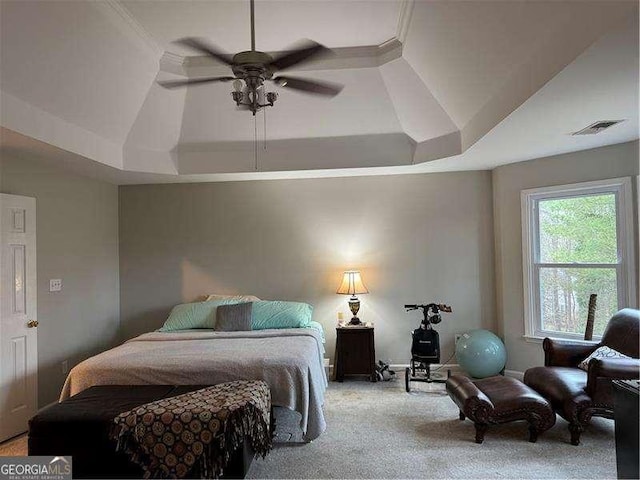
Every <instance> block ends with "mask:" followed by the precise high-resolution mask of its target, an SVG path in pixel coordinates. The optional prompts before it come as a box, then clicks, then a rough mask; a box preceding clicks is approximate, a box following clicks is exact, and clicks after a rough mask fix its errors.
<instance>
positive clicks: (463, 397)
mask: <svg viewBox="0 0 640 480" xmlns="http://www.w3.org/2000/svg"><path fill="white" fill-rule="evenodd" d="M446 389H447V393H448V394H449V397H451V399H452V400H453V401H454V402H455V403H456V405H458V407H459V408H460V420H464V419H465V417H469V419H471V420H472V421H473V422H474V424H475V428H476V443H482V441H483V440H484V434H485V432H486V431H487V427H488V426H489V425H491V424H494V425H495V424H500V423H508V422H513V421H515V420H526V421H527V422H528V423H529V441H530V442H535V441H536V440H537V438H538V435H539V434H540V433H542V432H544V431H546V430H548V429H550V428H551V427H552V426H553V425H554V424H555V423H556V414H555V413H554V411H553V409H552V408H551V405H550V404H549V402H547V401H546V400H545V399H544V398H543V397H542V396H540V395H539V394H538V393H536V392H535V391H534V390H532V389H531V388H529V387H527V386H526V385H525V384H524V383H522V382H520V381H518V380H516V379H515V378H510V377H503V376H495V377H489V378H483V379H481V380H473V381H472V380H470V379H469V378H467V377H463V376H459V375H454V376H453V377H450V378H449V379H448V380H447V383H446Z"/></svg>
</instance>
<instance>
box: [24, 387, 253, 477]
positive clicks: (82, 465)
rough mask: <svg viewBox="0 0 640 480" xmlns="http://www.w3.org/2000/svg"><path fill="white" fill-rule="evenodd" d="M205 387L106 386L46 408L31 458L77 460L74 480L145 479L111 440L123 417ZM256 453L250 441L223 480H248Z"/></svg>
mask: <svg viewBox="0 0 640 480" xmlns="http://www.w3.org/2000/svg"><path fill="white" fill-rule="evenodd" d="M200 388H203V386H198V385H190V386H173V385H133V386H131V385H126V386H124V385H102V386H95V387H91V388H89V389H87V390H84V391H83V392H80V393H78V394H77V395H74V396H73V397H71V398H68V399H67V400H65V401H63V402H61V403H57V404H55V405H51V406H49V407H46V408H44V409H43V410H41V411H40V412H38V414H37V415H36V416H35V417H33V418H32V419H31V420H30V421H29V439H28V444H29V455H53V456H59V455H64V456H72V457H73V477H74V478H142V477H143V474H144V472H143V470H142V468H141V467H140V466H139V465H137V464H135V463H133V462H131V461H130V460H129V457H128V456H127V455H126V454H124V453H123V452H116V449H115V443H114V442H113V441H112V440H111V439H110V438H109V432H110V430H111V427H112V425H113V419H114V417H115V416H117V415H118V414H119V413H121V412H124V411H126V410H129V409H131V408H134V407H136V406H138V405H142V404H145V403H148V402H152V401H155V400H159V399H161V398H169V397H175V396H177V395H181V394H183V393H187V392H190V391H193V390H198V389H200ZM252 461H253V450H252V449H251V445H249V444H248V442H245V445H244V448H239V449H238V450H236V451H234V452H232V453H231V455H230V459H229V463H228V465H227V468H226V469H225V472H224V475H223V478H244V476H245V475H246V473H247V471H248V469H249V467H250V466H251V462H252Z"/></svg>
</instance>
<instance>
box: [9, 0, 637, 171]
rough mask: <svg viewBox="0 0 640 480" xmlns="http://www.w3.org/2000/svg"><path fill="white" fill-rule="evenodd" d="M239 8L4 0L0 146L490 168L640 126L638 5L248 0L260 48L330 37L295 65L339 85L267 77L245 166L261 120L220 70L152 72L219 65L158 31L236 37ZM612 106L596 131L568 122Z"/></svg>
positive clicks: (89, 156) (111, 161)
mask: <svg viewBox="0 0 640 480" xmlns="http://www.w3.org/2000/svg"><path fill="white" fill-rule="evenodd" d="M248 10H249V9H248V2H244V1H238V0H235V1H216V2H211V1H206V2H205V1H202V2H199V1H191V0H184V1H160V2H158V1H140V0H136V1H120V2H118V1H116V0H105V1H95V2H73V1H70V2H60V1H57V2H48V1H30V2H20V1H2V2H0V21H1V24H0V27H1V28H0V35H1V37H0V67H1V68H0V93H1V95H2V96H1V98H0V101H1V102H2V103H1V104H0V125H1V126H2V127H3V130H2V138H1V139H0V141H1V142H2V147H3V148H5V149H10V150H11V151H13V152H14V153H15V152H16V151H23V152H24V151H29V150H31V151H33V152H36V151H37V152H39V153H38V154H40V155H49V156H51V157H52V158H58V159H59V158H60V157H61V156H62V154H61V152H64V151H66V152H69V153H68V155H69V157H70V158H71V157H73V160H72V161H71V160H69V161H68V162H67V163H68V164H70V165H75V166H77V165H78V163H79V162H81V159H82V158H85V159H86V161H91V162H90V165H92V166H91V167H90V168H89V170H91V171H92V172H93V171H99V172H101V174H104V175H105V176H106V177H108V178H109V179H111V180H112V181H116V182H118V183H135V182H148V181H151V182H152V181H162V182H165V181H209V180H229V179H245V178H283V177H287V178H292V177H293V178H295V177H302V176H327V175H353V174H387V173H410V172H423V171H425V172H426V171H444V170H460V169H486V168H492V167H494V166H496V165H500V164H504V163H510V162H515V161H521V160H525V159H529V158H536V157H539V156H544V155H550V154H555V153H562V152H567V151H575V150H581V149H586V148H592V147H596V146H600V145H606V144H611V143H619V142H624V141H629V140H633V139H637V138H638V23H637V15H638V6H637V3H636V2H633V1H606V0H602V1H581V2H575V1H555V2H539V1H534V0H526V1H525V0H512V1H510V2H504V1H499V0H496V1H482V2H478V1H429V2H426V1H415V2H414V1H411V0H406V1H384V0H382V1H375V0H371V1H349V0H339V1H338V0H335V1H324V0H323V1H304V2H303V1H299V2H292V1H276V0H273V1H270V0H269V1H267V0H265V1H260V0H258V1H257V2H256V23H257V26H256V28H257V31H256V36H257V43H258V47H259V48H261V49H263V50H266V51H274V50H281V49H283V48H285V47H287V46H289V45H291V44H292V43H294V42H295V41H297V40H299V39H300V38H312V39H314V40H316V41H319V42H321V43H323V44H326V45H328V46H330V47H332V48H336V49H338V50H337V54H336V58H335V59H333V60H330V61H324V62H319V63H316V64H314V65H310V66H307V67H305V68H304V69H300V71H299V72H292V75H299V76H304V77H310V78H319V79H326V80H331V81H335V82H340V83H342V84H344V85H345V88H344V90H343V92H342V93H341V94H340V95H339V96H337V97H335V98H334V99H331V100H325V99H318V98H316V97H310V96H305V95H301V94H298V93H296V92H292V91H290V90H286V89H283V90H281V91H280V97H279V99H278V101H277V102H276V105H275V106H274V107H273V108H271V109H269V110H268V111H267V124H266V134H267V138H268V142H267V150H266V151H264V150H262V145H261V147H260V148H261V149H260V150H259V152H258V161H257V162H256V158H255V154H254V150H253V149H254V144H253V140H254V128H256V131H257V133H258V136H259V138H263V136H264V123H263V122H264V119H263V117H262V116H259V117H258V119H257V120H258V122H256V125H255V126H254V119H253V118H252V116H251V114H250V113H248V112H243V111H236V109H235V107H234V105H233V103H232V101H231V98H230V93H229V92H230V88H229V86H228V85H227V84H217V85H207V86H200V87H190V88H188V89H184V90H176V91H168V90H165V89H162V88H160V87H159V86H158V85H157V84H155V81H154V80H155V79H156V78H161V79H164V78H180V77H181V76H182V77H184V76H193V75H196V76H199V75H206V74H215V75H218V74H222V75H225V74H228V71H227V70H226V67H223V66H220V65H216V64H213V63H210V62H209V63H207V62H205V63H202V62H200V60H199V59H197V58H196V59H195V60H194V59H193V58H186V59H185V58H184V57H183V56H184V55H188V54H189V52H187V51H186V50H181V49H179V48H177V47H176V46H175V45H173V44H171V41H172V40H175V39H177V38H180V37H183V36H204V37H208V38H210V39H211V40H212V41H213V42H214V43H216V44H217V45H219V46H220V47H222V48H224V49H226V50H228V51H229V52H236V51H238V50H243V49H246V48H247V47H248V39H249V30H248ZM629 19H631V20H629ZM27 27H28V28H27ZM351 47H357V48H351ZM190 65H198V66H197V67H195V66H190ZM273 88H274V89H275V87H273ZM619 118H620V119H622V118H624V119H626V121H625V122H624V123H622V124H620V125H618V126H616V127H613V128H612V129H611V130H610V131H607V132H604V133H602V134H599V135H596V136H593V137H572V136H570V135H568V133H569V132H571V131H574V130H578V129H580V128H582V127H584V126H586V125H588V124H590V123H593V122H594V121H597V120H609V119H619ZM29 139H32V140H31V141H30V140H29ZM43 144H49V145H51V147H46V148H45V147H44V146H43ZM29 145H30V147H29ZM52 152H57V153H55V154H53V153H52ZM72 154H73V155H72ZM96 162H97V163H98V164H105V165H109V166H110V167H114V171H111V170H110V169H107V170H104V169H97V170H96V168H95V164H96ZM256 166H257V170H258V171H257V172H256V171H255V170H256Z"/></svg>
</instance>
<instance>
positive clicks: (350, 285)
mask: <svg viewBox="0 0 640 480" xmlns="http://www.w3.org/2000/svg"><path fill="white" fill-rule="evenodd" d="M336 293H340V294H342V295H359V294H361V293H369V290H367V287H366V286H365V285H364V283H363V282H362V277H360V272H358V271H357V270H349V271H348V272H344V275H343V276H342V283H340V286H339V287H338V290H337V291H336Z"/></svg>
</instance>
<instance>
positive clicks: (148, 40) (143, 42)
mask: <svg viewBox="0 0 640 480" xmlns="http://www.w3.org/2000/svg"><path fill="white" fill-rule="evenodd" d="M89 3H90V4H91V5H94V6H95V7H96V8H98V9H99V10H100V11H101V12H102V13H104V14H105V15H106V16H107V17H109V18H110V19H111V20H112V21H114V23H115V24H116V25H117V26H118V27H119V28H120V30H121V31H123V32H124V33H126V34H128V35H129V36H130V38H132V39H133V40H134V41H136V43H137V44H138V45H139V46H140V47H142V49H143V50H146V51H147V52H149V53H151V54H152V55H153V56H154V57H160V56H161V55H163V53H164V49H163V48H162V47H161V46H160V45H159V44H158V43H157V42H156V41H155V39H154V38H153V37H152V36H151V34H150V33H149V32H148V31H147V30H146V29H145V28H144V27H143V26H142V25H141V24H140V23H139V22H138V21H137V20H136V19H135V17H134V16H133V15H132V14H131V12H129V10H127V8H126V7H125V6H124V5H122V4H121V3H120V2H119V1H118V0H102V1H96V2H89Z"/></svg>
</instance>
